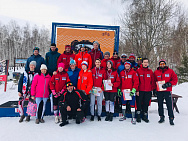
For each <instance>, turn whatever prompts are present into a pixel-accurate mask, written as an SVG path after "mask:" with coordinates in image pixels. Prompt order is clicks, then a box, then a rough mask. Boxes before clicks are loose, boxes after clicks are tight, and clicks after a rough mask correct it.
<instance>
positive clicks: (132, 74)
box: [119, 62, 139, 124]
mask: <svg viewBox="0 0 188 141" xmlns="http://www.w3.org/2000/svg"><path fill="white" fill-rule="evenodd" d="M124 65H125V69H124V70H123V71H121V72H120V81H121V83H120V88H121V91H122V93H123V94H122V96H121V100H122V114H123V117H122V118H120V119H119V121H124V120H126V112H125V111H126V103H127V101H129V103H130V106H131V113H132V120H131V122H132V124H136V119H135V110H136V107H135V105H136V98H135V93H136V91H137V90H138V86H139V78H138V74H137V73H136V71H134V70H133V69H132V68H131V63H130V62H125V64H124ZM124 91H127V93H128V94H129V95H130V96H131V100H126V98H125V92H124Z"/></svg>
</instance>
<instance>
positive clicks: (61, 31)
mask: <svg viewBox="0 0 188 141" xmlns="http://www.w3.org/2000/svg"><path fill="white" fill-rule="evenodd" d="M114 39H115V32H114V31H107V30H89V29H75V28H74V29H73V28H57V47H58V49H59V52H60V53H63V51H64V50H65V45H71V42H73V41H74V40H78V41H82V40H89V41H90V42H93V41H98V42H99V44H100V48H101V50H102V51H103V53H105V52H106V51H109V52H110V54H111V56H112V54H113V51H114ZM72 48H73V47H72ZM91 48H92V47H91Z"/></svg>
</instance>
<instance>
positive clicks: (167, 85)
mask: <svg viewBox="0 0 188 141" xmlns="http://www.w3.org/2000/svg"><path fill="white" fill-rule="evenodd" d="M171 86H172V84H171V83H170V82H167V83H165V84H163V85H162V88H163V89H166V88H168V87H171Z"/></svg>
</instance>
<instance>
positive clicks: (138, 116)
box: [136, 111, 141, 123]
mask: <svg viewBox="0 0 188 141" xmlns="http://www.w3.org/2000/svg"><path fill="white" fill-rule="evenodd" d="M136 113H137V118H136V121H137V122H138V123H140V122H141V118H140V111H137V112H136Z"/></svg>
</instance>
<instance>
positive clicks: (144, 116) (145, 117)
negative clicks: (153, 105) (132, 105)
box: [142, 113, 149, 123]
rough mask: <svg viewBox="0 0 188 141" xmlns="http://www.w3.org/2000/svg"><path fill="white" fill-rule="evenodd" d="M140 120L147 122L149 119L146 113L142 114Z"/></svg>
mask: <svg viewBox="0 0 188 141" xmlns="http://www.w3.org/2000/svg"><path fill="white" fill-rule="evenodd" d="M142 120H143V121H145V122H146V123H148V122H149V119H148V118H147V113H144V114H143V117H142Z"/></svg>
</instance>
